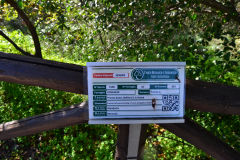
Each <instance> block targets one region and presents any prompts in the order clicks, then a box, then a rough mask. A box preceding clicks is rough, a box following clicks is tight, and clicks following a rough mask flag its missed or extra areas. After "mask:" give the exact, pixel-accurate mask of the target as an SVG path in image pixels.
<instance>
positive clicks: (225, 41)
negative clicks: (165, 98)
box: [0, 0, 240, 159]
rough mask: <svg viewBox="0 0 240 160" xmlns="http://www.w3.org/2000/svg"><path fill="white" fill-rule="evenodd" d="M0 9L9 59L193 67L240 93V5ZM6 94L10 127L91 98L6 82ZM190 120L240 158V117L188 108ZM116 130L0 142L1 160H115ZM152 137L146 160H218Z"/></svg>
mask: <svg viewBox="0 0 240 160" xmlns="http://www.w3.org/2000/svg"><path fill="white" fill-rule="evenodd" d="M0 2H1V3H0V35H1V36H0V52H6V53H14V54H22V55H27V56H34V57H38V58H44V59H49V60H55V61H60V62H66V63H74V64H79V65H85V63H86V62H95V61H102V62H120V61H122V62H124V61H133V62H135V61H139V62H145V61H186V63H187V68H186V70H187V72H186V74H187V78H188V79H195V80H201V81H207V82H214V83H222V84H225V85H229V86H236V87H240V76H239V75H240V67H239V65H240V62H239V60H240V30H239V29H240V28H239V26H240V1H239V0H189V1H184V0H143V1H137V0H101V1H97V0H94V1H81V0H80V1H78V0H1V1H0ZM36 72H37V71H36ZM0 95H1V96H0V106H1V107H0V113H1V114H0V120H1V122H2V123H3V122H7V121H11V120H17V119H21V118H25V117H29V116H33V115H37V114H40V113H44V112H50V111H53V110H56V109H60V108H62V107H64V106H67V105H71V104H75V103H80V102H82V101H83V100H86V96H83V95H79V94H73V93H68V92H62V91H55V90H51V89H43V88H40V87H30V86H24V85H18V84H12V83H7V82H1V83H0ZM199 96H201V95H199ZM186 116H187V117H189V118H190V119H192V120H194V121H195V122H197V123H198V124H200V125H201V126H202V127H204V128H205V129H207V130H208V131H209V132H211V133H212V134H214V135H215V136H216V137H218V138H219V139H221V140H222V141H224V142H225V143H227V144H228V145H230V146H231V147H232V148H233V149H235V150H236V151H238V152H240V137H239V135H240V129H239V128H240V127H239V125H240V119H239V115H223V114H216V113H210V112H200V111H197V110H190V109H188V110H187V111H186ZM117 130H118V127H117V126H116V125H106V126H105V125H104V126H103V125H101V126H98V125H95V126H92V125H91V126H89V125H77V126H73V127H66V128H64V129H57V130H54V131H47V132H43V133H39V134H36V135H33V136H27V137H18V138H14V139H9V140H6V141H0V159H9V158H10V159H11V158H12V159H113V157H114V150H115V142H116V136H117ZM147 132H148V138H147V141H146V144H145V152H144V159H212V157H211V156H210V155H207V154H205V153H204V152H202V151H200V150H198V149H197V148H195V147H194V146H193V145H191V144H189V143H188V142H186V141H184V140H182V139H181V138H178V137H177V136H175V135H174V134H172V133H171V132H169V131H167V130H166V129H164V128H163V127H162V126H161V125H157V124H155V125H149V127H148V130H147Z"/></svg>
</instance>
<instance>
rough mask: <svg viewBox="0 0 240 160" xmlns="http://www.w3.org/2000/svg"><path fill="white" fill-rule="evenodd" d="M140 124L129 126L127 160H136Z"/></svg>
mask: <svg viewBox="0 0 240 160" xmlns="http://www.w3.org/2000/svg"><path fill="white" fill-rule="evenodd" d="M141 127H142V125H141V124H130V125H129V134H128V153H127V159H128V160H137V157H138V148H139V142H140V134H141Z"/></svg>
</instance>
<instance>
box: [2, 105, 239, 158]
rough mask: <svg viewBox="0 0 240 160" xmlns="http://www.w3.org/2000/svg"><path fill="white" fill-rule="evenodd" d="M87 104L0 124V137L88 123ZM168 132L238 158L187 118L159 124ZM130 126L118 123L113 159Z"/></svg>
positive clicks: (122, 152) (123, 150) (122, 151)
mask: <svg viewBox="0 0 240 160" xmlns="http://www.w3.org/2000/svg"><path fill="white" fill-rule="evenodd" d="M87 121H88V104H87V103H86V102H84V103H81V104H78V105H73V106H70V107H67V108H64V109H61V110H58V111H54V112H50V113H44V114H41V115H38V116H34V117H30V118H26V119H22V120H18V121H11V122H7V123H3V124H0V140H6V139H10V138H13V137H18V136H27V135H32V134H35V133H40V132H43V131H48V130H52V129H56V128H62V127H65V126H70V125H75V124H81V123H87ZM160 125H161V126H162V127H164V128H166V129H168V130H169V131H170V132H172V133H174V134H176V135H177V136H179V137H180V138H182V139H184V140H186V141H188V142H189V143H191V144H193V145H195V146H196V147H198V148H200V149H202V150H203V151H205V152H206V153H208V154H209V155H211V156H212V157H214V158H217V159H237V158H238V157H239V156H240V154H239V153H238V152H236V151H235V150H233V149H232V148H231V147H229V146H228V145H227V144H225V143H224V142H222V141H221V140H219V139H218V138H217V137H215V136H214V135H212V134H211V133H210V132H208V131H207V130H206V129H204V128H202V127H201V126H199V125H198V124H196V123H195V122H193V121H192V120H190V119H188V118H186V122H185V123H184V124H160ZM143 126H144V127H143V128H145V129H143V130H144V133H141V138H140V139H141V140H140V145H139V151H138V152H139V155H138V157H139V158H140V157H142V153H143V150H142V149H143V146H144V145H143V144H144V142H145V140H146V137H147V135H146V127H147V126H146V125H143ZM128 132H129V125H120V126H119V134H118V135H119V137H118V141H117V144H116V154H115V158H116V159H124V158H126V156H127V151H128V147H127V146H128Z"/></svg>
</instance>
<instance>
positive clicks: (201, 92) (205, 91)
mask: <svg viewBox="0 0 240 160" xmlns="http://www.w3.org/2000/svg"><path fill="white" fill-rule="evenodd" d="M186 108H190V109H195V110H199V111H203V112H213V113H220V114H235V115H240V88H238V87H234V86H227V85H223V84H216V83H210V82H203V81H196V80H189V79H188V80H187V86H186Z"/></svg>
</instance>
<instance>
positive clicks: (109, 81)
mask: <svg viewBox="0 0 240 160" xmlns="http://www.w3.org/2000/svg"><path fill="white" fill-rule="evenodd" d="M87 70H88V100H89V123H92V124H98V123H99V124H101V123H104V124H105V123H106V124H110V123H113V122H114V123H116V122H117V123H128V122H129V123H130V122H139V123H154V122H159V123H161V120H163V121H162V122H164V123H168V121H166V120H169V122H170V123H182V122H184V120H183V116H184V103H185V62H89V63H87ZM139 120H140V121H139Z"/></svg>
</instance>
